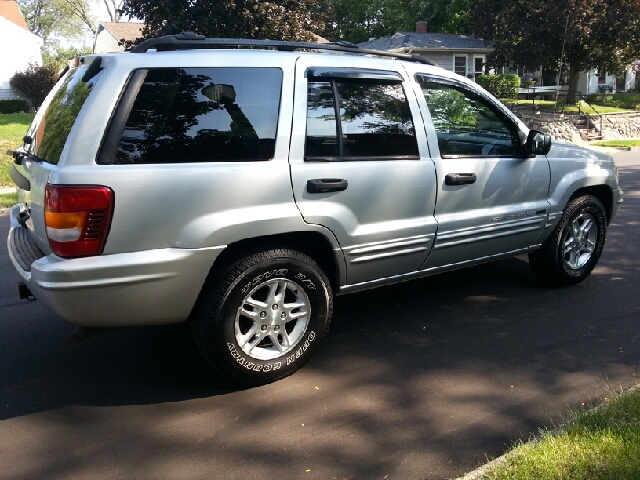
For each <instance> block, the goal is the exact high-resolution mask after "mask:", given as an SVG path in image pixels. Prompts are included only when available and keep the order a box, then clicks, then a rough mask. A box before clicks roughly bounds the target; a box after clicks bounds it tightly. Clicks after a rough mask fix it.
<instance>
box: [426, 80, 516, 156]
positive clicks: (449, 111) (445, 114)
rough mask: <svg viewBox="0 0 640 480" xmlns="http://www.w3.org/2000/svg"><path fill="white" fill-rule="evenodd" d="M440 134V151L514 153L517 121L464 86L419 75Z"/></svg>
mask: <svg viewBox="0 0 640 480" xmlns="http://www.w3.org/2000/svg"><path fill="white" fill-rule="evenodd" d="M418 82H419V83H420V86H421V87H422V92H423V94H424V98H425V100H426V101H427V106H428V108H429V113H430V114H431V120H432V121H433V125H434V127H435V130H436V133H437V135H438V146H439V148H440V155H441V156H442V157H447V156H474V157H478V156H483V157H486V156H514V155H520V154H522V152H521V146H520V140H519V136H518V129H517V127H516V125H515V124H514V123H513V122H511V121H510V120H509V119H508V118H506V117H505V116H504V115H502V114H501V113H500V111H499V110H498V108H497V107H495V106H494V105H493V104H491V102H489V101H488V100H487V99H485V98H483V97H482V96H480V95H479V94H477V93H475V92H473V91H471V90H468V89H467V88H464V87H462V86H458V85H454V84H448V83H441V82H438V81H433V80H430V79H424V78H423V77H420V76H419V78H418Z"/></svg>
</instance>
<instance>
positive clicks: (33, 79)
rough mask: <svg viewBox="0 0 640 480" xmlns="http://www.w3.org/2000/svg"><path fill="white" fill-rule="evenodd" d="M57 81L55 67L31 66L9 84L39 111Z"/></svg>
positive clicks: (18, 73)
mask: <svg viewBox="0 0 640 480" xmlns="http://www.w3.org/2000/svg"><path fill="white" fill-rule="evenodd" d="M57 80H58V70H57V69H55V68H54V67H52V66H44V67H41V66H39V65H33V64H31V65H29V67H28V68H27V69H26V70H25V71H24V72H17V73H16V74H14V75H13V77H11V80H9V83H10V84H11V87H13V88H14V89H15V90H16V91H17V92H18V93H20V94H21V95H22V96H23V97H24V98H25V99H26V100H27V101H28V102H29V104H30V105H31V107H32V108H34V109H36V110H37V109H38V108H39V107H40V105H42V102H43V101H44V99H45V97H46V96H47V94H48V93H49V91H50V90H51V89H52V88H53V86H54V85H55V83H56V81H57Z"/></svg>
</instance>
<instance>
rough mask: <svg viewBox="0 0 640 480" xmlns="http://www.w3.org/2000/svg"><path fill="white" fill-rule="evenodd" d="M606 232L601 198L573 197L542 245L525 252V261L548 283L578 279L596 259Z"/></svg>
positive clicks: (574, 282) (590, 267) (600, 252)
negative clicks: (527, 258)
mask: <svg viewBox="0 0 640 480" xmlns="http://www.w3.org/2000/svg"><path fill="white" fill-rule="evenodd" d="M606 233H607V216H606V214H605V211H604V207H603V206H602V202H600V200H598V199H597V198H596V197H594V196H593V195H584V196H581V197H577V198H574V199H572V200H570V201H569V203H567V206H566V207H565V209H564V212H563V213H562V217H561V218H560V221H559V222H558V225H557V226H556V228H555V230H554V231H553V233H552V234H551V235H550V236H549V238H547V240H545V242H544V243H543V244H542V247H540V249H538V250H535V251H533V252H531V253H530V254H529V265H530V266H531V269H532V270H533V272H534V273H535V274H536V275H537V276H538V277H540V278H541V279H542V280H544V281H545V282H546V283H547V284H549V285H551V286H567V285H575V284H576V283H580V282H581V281H583V280H584V279H585V278H587V277H588V276H589V274H590V273H591V271H592V270H593V269H594V268H595V266H596V264H597V263H598V260H599V259H600V255H601V254H602V249H603V248H604V242H605V237H606Z"/></svg>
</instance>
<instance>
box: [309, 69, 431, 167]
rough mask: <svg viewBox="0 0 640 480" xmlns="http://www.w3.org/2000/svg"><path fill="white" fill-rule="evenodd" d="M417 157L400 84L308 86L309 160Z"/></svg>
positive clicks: (321, 83) (351, 82)
mask: <svg viewBox="0 0 640 480" xmlns="http://www.w3.org/2000/svg"><path fill="white" fill-rule="evenodd" d="M385 157H386V158H398V157H400V158H407V157H411V158H413V157H415V158H419V157H418V144H417V141H416V134H415V129H414V126H413V121H412V118H411V112H410V110H409V105H408V102H407V98H406V96H405V93H404V90H403V89H402V85H401V84H399V83H394V84H390V83H375V82H372V81H371V80H346V79H341V80H323V81H313V80H311V81H309V84H308V89H307V137H306V147H305V159H306V160H315V161H319V160H320V161H323V160H324V161H326V160H362V159H382V158H385Z"/></svg>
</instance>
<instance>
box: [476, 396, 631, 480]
mask: <svg viewBox="0 0 640 480" xmlns="http://www.w3.org/2000/svg"><path fill="white" fill-rule="evenodd" d="M481 478H482V479H483V480H531V479H540V480H543V479H544V480H638V479H639V478H640V389H638V388H636V389H635V390H633V391H631V392H627V393H623V394H621V395H620V394H615V393H614V394H613V395H612V398H609V399H605V402H604V403H603V404H602V405H600V406H599V407H597V408H595V409H592V410H588V411H583V412H577V413H573V414H572V419H571V420H570V422H569V423H568V424H567V425H566V426H565V427H563V428H560V429H558V430H557V431H552V432H545V433H544V434H542V436H541V437H540V438H539V439H538V440H536V441H532V442H528V443H526V444H520V445H518V446H516V447H515V448H514V450H512V451H511V452H510V453H509V454H507V456H506V461H505V463H504V464H502V465H498V466H496V467H494V468H492V469H489V471H487V472H486V473H485V475H484V476H483V477H481Z"/></svg>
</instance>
